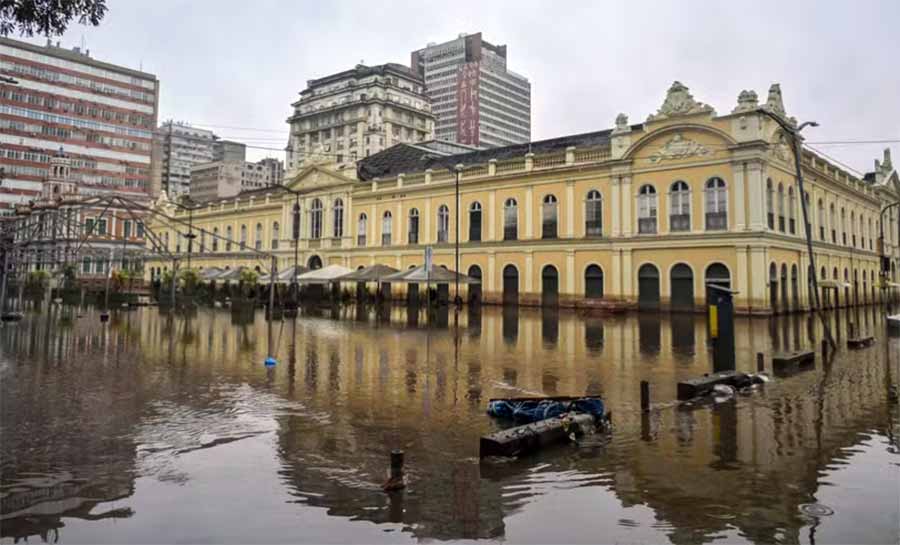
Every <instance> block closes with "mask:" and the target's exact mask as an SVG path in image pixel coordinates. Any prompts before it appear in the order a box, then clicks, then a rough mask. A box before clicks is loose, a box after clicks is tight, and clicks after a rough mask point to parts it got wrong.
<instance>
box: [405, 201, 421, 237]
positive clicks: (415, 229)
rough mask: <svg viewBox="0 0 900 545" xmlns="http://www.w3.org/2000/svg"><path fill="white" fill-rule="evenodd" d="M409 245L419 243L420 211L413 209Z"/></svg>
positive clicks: (410, 216) (410, 218) (410, 220)
mask: <svg viewBox="0 0 900 545" xmlns="http://www.w3.org/2000/svg"><path fill="white" fill-rule="evenodd" d="M407 236H408V241H409V242H408V243H409V244H418V243H419V210H418V209H417V208H412V209H410V211H409V232H408V233H407Z"/></svg>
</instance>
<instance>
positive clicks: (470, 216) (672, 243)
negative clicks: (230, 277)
mask: <svg viewBox="0 0 900 545" xmlns="http://www.w3.org/2000/svg"><path fill="white" fill-rule="evenodd" d="M773 116H775V117H778V118H779V119H780V120H782V121H783V122H785V123H787V124H789V125H794V126H795V124H796V122H795V121H794V120H793V119H791V118H789V117H788V115H787V113H786V112H785V109H784V105H783V102H782V98H781V90H780V88H779V87H778V85H777V84H776V85H773V86H772V88H771V89H770V91H769V94H768V98H767V100H766V102H765V103H764V104H760V103H759V101H758V99H757V95H756V93H755V92H753V91H744V92H741V93H740V96H739V97H738V101H737V105H736V106H735V107H734V108H733V109H732V110H731V111H730V112H729V113H726V114H723V115H719V114H717V113H716V112H715V111H714V109H713V108H712V107H711V106H709V105H707V104H703V103H701V102H698V101H696V100H695V99H694V98H693V97H692V95H691V94H690V92H689V91H688V89H687V87H685V86H684V85H682V84H681V83H679V82H675V83H674V84H673V85H672V87H671V88H670V89H669V91H668V93H667V95H666V98H665V100H664V102H663V104H662V106H661V107H660V108H659V110H658V111H657V112H656V113H654V114H651V115H650V116H649V117H648V118H647V119H646V121H645V122H643V123H639V124H629V123H628V120H627V117H626V116H625V115H624V114H622V115H619V116H618V118H617V119H616V123H615V127H614V128H613V129H609V130H602V131H597V132H592V133H585V134H579V135H572V136H567V137H562V138H556V139H551V140H543V141H537V142H532V143H530V144H521V145H513V146H507V147H502V148H494V149H488V150H478V151H471V152H466V153H457V152H447V153H441V152H440V151H436V150H434V149H428V148H424V147H422V146H417V145H416V144H413V143H409V144H404V143H401V144H398V145H395V146H393V147H391V148H389V149H386V150H384V151H382V152H380V153H377V154H374V155H372V156H371V157H369V158H367V159H365V160H363V161H361V163H360V165H359V168H358V175H357V177H356V178H355V179H354V178H351V177H350V176H348V175H347V174H346V170H345V171H342V172H338V171H335V170H332V169H328V168H326V167H324V166H323V165H321V164H311V165H308V166H307V167H305V168H303V169H302V170H300V171H299V172H298V173H297V174H296V175H295V176H294V177H293V178H292V179H290V180H288V181H286V185H287V186H288V188H289V189H291V190H293V191H294V192H299V195H297V194H294V193H290V192H288V191H286V190H282V189H272V190H260V191H254V192H248V193H245V194H241V195H239V196H238V197H236V198H234V199H227V200H224V201H221V202H218V203H211V204H210V205H209V206H208V207H207V208H206V209H204V210H201V211H194V212H193V213H192V221H193V226H194V228H195V229H198V230H200V231H201V232H203V233H218V234H219V235H221V236H223V237H227V238H230V239H232V240H235V241H238V242H236V243H234V244H233V245H232V247H231V248H223V247H222V245H223V244H226V243H224V242H222V241H219V242H218V243H217V246H216V247H215V248H213V247H212V246H211V245H210V244H206V245H202V244H201V246H203V251H202V252H199V253H198V254H196V255H194V263H195V265H196V266H200V267H205V266H213V265H215V266H219V267H225V266H228V267H235V266H240V265H248V266H261V267H262V268H263V269H265V268H266V267H267V264H266V262H265V261H266V260H265V259H261V258H260V255H262V254H265V253H273V254H275V255H276V256H278V260H279V268H283V267H286V266H289V265H291V264H292V263H293V256H294V249H293V246H292V233H291V229H290V228H286V226H289V225H290V221H291V217H292V216H291V210H292V209H293V206H294V203H295V201H297V200H299V201H300V202H301V224H302V228H301V232H300V241H299V248H298V251H297V253H298V255H299V259H300V263H301V264H302V265H317V264H320V263H321V264H331V263H334V264H341V265H344V266H347V267H351V268H359V267H362V266H367V265H372V264H376V263H381V264H385V265H389V266H392V267H395V268H398V269H406V268H409V267H412V266H415V265H421V264H422V262H423V260H424V250H425V248H426V247H427V246H431V247H432V248H433V251H434V260H435V263H437V264H440V265H445V266H447V267H448V268H450V269H455V268H456V263H455V261H456V252H455V242H456V240H457V229H458V230H459V260H460V265H459V269H460V271H461V272H463V273H466V274H468V275H469V276H472V277H476V278H478V279H480V280H481V284H480V286H478V287H473V288H472V289H470V290H467V289H466V288H465V287H463V293H461V295H462V296H463V297H469V296H474V295H477V296H478V297H480V298H481V299H482V300H484V301H485V302H509V303H513V302H517V303H520V304H559V305H562V306H587V307H591V306H614V307H629V308H630V307H639V308H643V309H648V310H651V309H673V310H695V309H700V308H702V307H703V305H704V304H705V297H706V293H705V292H706V285H707V282H710V281H712V282H717V283H720V284H725V285H728V286H730V287H731V288H732V289H734V290H737V292H738V293H737V294H736V296H735V303H736V307H737V308H738V310H739V311H741V312H745V313H770V312H788V311H793V310H803V309H807V308H809V305H810V296H811V292H810V290H809V289H808V288H807V286H808V285H809V280H810V279H809V271H810V269H811V267H810V263H809V258H808V253H807V251H806V241H805V237H804V224H803V215H802V212H801V210H802V208H801V202H800V199H801V196H800V191H799V188H798V186H797V180H796V176H795V166H794V158H793V151H792V150H793V148H792V146H791V145H790V142H791V140H790V137H789V136H787V135H785V134H784V133H783V129H782V128H781V126H780V125H779V123H777V122H776V121H775V120H774V119H773ZM801 165H802V168H803V170H804V181H805V184H806V192H807V195H806V204H807V210H808V213H809V223H810V229H811V232H812V238H813V248H814V253H815V260H816V271H815V273H816V274H817V275H818V278H819V280H820V283H821V288H822V291H823V294H824V297H825V300H826V303H827V304H830V305H834V304H839V305H845V304H854V303H859V304H864V303H870V302H873V301H877V300H880V299H882V298H883V297H885V296H887V295H888V294H891V293H892V292H893V289H894V288H895V287H896V284H895V282H896V280H897V279H896V274H897V272H896V269H897V259H898V257H900V245H898V239H900V236H898V235H900V233H898V214H897V210H896V209H892V210H890V211H889V212H888V213H885V214H884V230H883V233H882V229H881V227H882V223H881V220H882V214H881V212H882V210H883V209H884V208H885V206H886V205H887V204H890V203H893V202H896V201H898V200H900V191H898V189H900V179H898V175H897V172H896V171H895V170H894V168H893V165H892V163H891V159H890V154H889V152H888V151H885V156H884V158H883V160H882V161H881V162H878V161H876V168H875V171H874V172H871V173H869V174H867V175H866V176H865V177H863V178H858V177H855V176H853V175H852V174H850V173H848V172H847V171H845V170H843V169H841V168H839V167H838V166H836V165H834V164H832V163H831V162H829V161H827V160H825V159H824V158H823V157H821V156H819V155H817V154H815V153H813V152H811V151H808V150H804V152H803V156H802V158H801ZM457 176H458V177H459V194H458V203H459V204H458V206H457V193H456V190H455V188H456V180H457ZM160 206H163V207H169V208H168V209H167V211H168V212H169V213H170V214H171V215H173V216H175V217H179V216H181V217H183V218H186V217H187V214H188V213H187V212H186V211H183V210H178V209H176V208H175V207H174V206H173V205H172V204H171V203H162V204H161V205H160ZM457 209H458V210H459V213H457ZM154 228H155V229H157V230H159V231H160V232H161V233H163V239H164V240H165V239H166V237H168V240H169V241H170V242H169V244H171V246H170V247H169V251H175V250H180V252H181V253H183V251H184V247H185V245H184V244H181V245H177V240H178V239H179V238H180V237H181V236H183V235H185V234H187V230H186V229H184V228H183V226H178V225H174V224H172V223H161V224H159V225H155V226H154ZM166 233H168V234H166ZM882 235H883V245H882V244H879V240H880V237H881V236H882ZM241 244H243V245H244V247H245V248H247V250H240V249H239V248H240V247H241ZM250 249H252V250H257V251H259V252H261V254H256V253H253V252H252V251H249V250H250ZM175 253H176V254H177V253H179V252H177V251H176V252H175ZM882 254H883V255H884V256H885V257H886V260H885V262H886V263H887V264H888V270H887V273H886V276H885V278H884V279H882V278H881V277H880V269H881V260H880V258H881V256H882ZM168 265H169V263H168V262H166V261H165V260H159V262H157V263H156V264H155V267H156V269H157V270H161V269H164V268H166V267H167V266H168ZM402 289H403V288H402V287H401V288H400V290H398V291H402ZM450 289H451V290H452V287H451V288H450ZM395 293H397V291H395Z"/></svg>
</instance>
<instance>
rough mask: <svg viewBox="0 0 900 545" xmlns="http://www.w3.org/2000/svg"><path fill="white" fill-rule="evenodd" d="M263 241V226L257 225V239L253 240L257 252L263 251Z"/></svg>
mask: <svg viewBox="0 0 900 545" xmlns="http://www.w3.org/2000/svg"><path fill="white" fill-rule="evenodd" d="M262 241H263V229H262V224H261V223H257V224H256V237H255V238H254V239H253V243H254V247H255V248H256V249H257V250H262Z"/></svg>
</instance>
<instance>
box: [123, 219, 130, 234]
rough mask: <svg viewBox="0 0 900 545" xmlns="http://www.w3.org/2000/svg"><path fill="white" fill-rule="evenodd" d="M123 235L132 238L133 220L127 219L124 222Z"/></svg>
mask: <svg viewBox="0 0 900 545" xmlns="http://www.w3.org/2000/svg"><path fill="white" fill-rule="evenodd" d="M122 236H124V237H125V238H131V220H125V221H124V222H123V223H122Z"/></svg>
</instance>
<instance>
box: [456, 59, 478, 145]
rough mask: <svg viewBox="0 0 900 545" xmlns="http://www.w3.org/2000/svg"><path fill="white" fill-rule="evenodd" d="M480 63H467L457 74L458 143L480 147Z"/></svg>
mask: <svg viewBox="0 0 900 545" xmlns="http://www.w3.org/2000/svg"><path fill="white" fill-rule="evenodd" d="M479 78H480V63H479V62H478V61H475V62H467V63H466V64H463V65H462V66H460V67H459V71H458V72H457V73H456V141H457V142H459V143H460V144H468V145H470V146H477V145H478V88H479V86H478V82H479Z"/></svg>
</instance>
